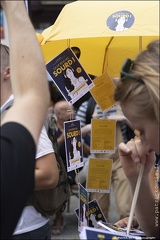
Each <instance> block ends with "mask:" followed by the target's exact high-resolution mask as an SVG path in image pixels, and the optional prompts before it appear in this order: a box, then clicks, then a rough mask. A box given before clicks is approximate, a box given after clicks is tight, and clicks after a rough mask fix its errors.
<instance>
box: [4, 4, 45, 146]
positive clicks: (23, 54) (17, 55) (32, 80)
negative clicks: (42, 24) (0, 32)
mask: <svg viewBox="0 0 160 240" xmlns="http://www.w3.org/2000/svg"><path fill="white" fill-rule="evenodd" d="M1 4H2V7H3V9H4V11H5V14H6V19H7V25H8V31H9V44H10V68H11V83H12V90H13V94H14V108H13V109H14V111H10V110H9V111H8V113H7V114H6V118H4V121H3V123H4V122H7V121H11V120H12V121H16V122H19V123H21V124H23V125H24V126H25V127H26V128H27V129H28V130H29V131H30V132H31V133H32V135H33V137H34V139H35V141H36V142H37V140H38V133H39V131H40V129H41V127H42V125H43V122H44V118H45V115H46V112H47V107H48V103H49V90H48V83H47V78H46V70H45V63H44V58H43V55H42V52H41V49H40V46H39V43H38V41H37V38H36V34H35V31H34V28H33V26H32V24H31V22H30V20H29V17H28V14H27V11H26V8H25V5H24V2H23V1H2V2H1ZM16 113H19V116H17V114H16ZM29 113H30V114H32V121H31V120H30V119H31V115H30V114H29ZM28 114H29V117H28ZM35 126H36V127H35Z"/></svg>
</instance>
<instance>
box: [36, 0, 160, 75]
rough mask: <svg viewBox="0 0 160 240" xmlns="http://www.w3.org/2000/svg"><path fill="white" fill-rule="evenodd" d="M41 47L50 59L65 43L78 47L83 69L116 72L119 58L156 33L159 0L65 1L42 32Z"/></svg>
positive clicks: (132, 53) (132, 55)
mask: <svg viewBox="0 0 160 240" xmlns="http://www.w3.org/2000/svg"><path fill="white" fill-rule="evenodd" d="M42 37H43V40H42V43H41V44H42V46H41V47H42V51H43V53H44V57H45V61H46V62H48V61H50V60H51V59H52V58H53V57H55V56H57V55H58V54H59V53H60V52H62V51H63V50H64V49H66V48H67V47H73V46H74V47H78V48H79V49H80V51H81V56H80V59H79V60H80V62H81V64H82V65H83V67H84V68H85V70H86V71H87V72H88V73H89V74H92V75H96V76H99V75H101V74H102V73H105V72H107V73H108V74H109V76H110V77H116V76H119V71H120V68H121V66H122V63H123V61H124V60H125V59H126V58H128V57H130V58H131V59H134V58H135V56H136V55H137V54H138V53H139V52H140V51H142V50H143V49H144V48H145V47H146V45H147V44H148V43H149V42H150V41H152V40H154V39H157V38H158V37H159V1H76V2H73V3H69V4H67V5H65V7H64V8H63V9H62V11H61V13H60V14H59V16H58V18H57V20H56V22H55V23H54V24H53V25H52V26H50V27H49V28H47V29H45V30H44V31H43V32H42Z"/></svg>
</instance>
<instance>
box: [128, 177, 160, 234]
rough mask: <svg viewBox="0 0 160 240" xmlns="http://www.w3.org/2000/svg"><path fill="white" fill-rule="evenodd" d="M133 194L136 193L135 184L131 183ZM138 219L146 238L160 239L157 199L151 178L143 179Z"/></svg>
mask: <svg viewBox="0 0 160 240" xmlns="http://www.w3.org/2000/svg"><path fill="white" fill-rule="evenodd" d="M130 185H131V190H132V194H134V191H135V183H133V182H131V181H130ZM135 214H136V219H137V221H138V223H139V225H140V227H141V229H142V230H143V231H144V233H145V234H146V236H151V237H159V227H158V226H157V227H156V224H155V219H156V213H155V197H154V194H153V191H152V189H151V187H150V181H149V177H148V176H145V177H143V179H142V182H141V186H140V190H139V195H138V199H137V204H136V209H135Z"/></svg>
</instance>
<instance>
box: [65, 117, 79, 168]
mask: <svg viewBox="0 0 160 240" xmlns="http://www.w3.org/2000/svg"><path fill="white" fill-rule="evenodd" d="M64 138H65V150H66V161H67V172H70V171H72V170H75V169H77V168H80V167H83V166H84V162H83V149H82V136H81V125H80V120H73V121H67V122H64Z"/></svg>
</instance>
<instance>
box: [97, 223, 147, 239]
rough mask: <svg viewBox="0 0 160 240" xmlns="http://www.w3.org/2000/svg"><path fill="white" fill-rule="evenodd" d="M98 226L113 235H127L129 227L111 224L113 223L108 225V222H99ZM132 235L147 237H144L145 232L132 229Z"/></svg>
mask: <svg viewBox="0 0 160 240" xmlns="http://www.w3.org/2000/svg"><path fill="white" fill-rule="evenodd" d="M98 224H99V225H100V226H101V227H102V228H104V229H106V230H107V231H109V232H112V233H121V234H125V235H126V232H127V227H123V228H122V227H121V228H120V227H118V226H116V225H114V224H111V223H107V222H102V221H99V222H98ZM130 235H133V236H141V237H142V236H145V235H144V232H142V231H141V230H139V229H136V228H132V229H130Z"/></svg>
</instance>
